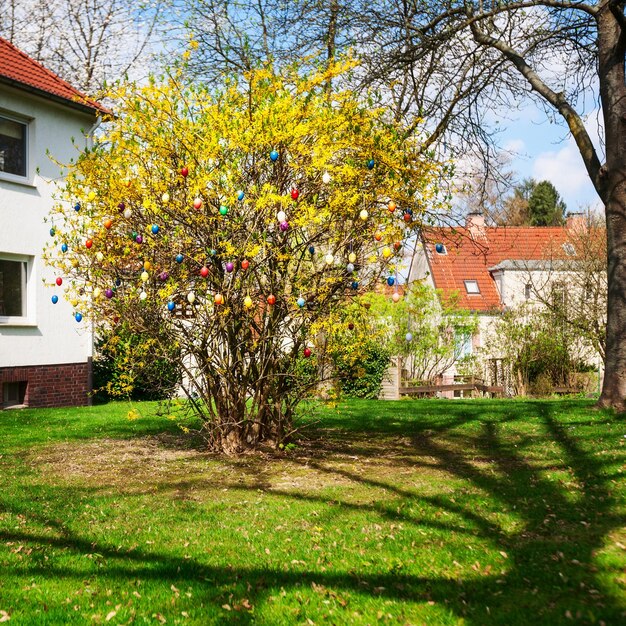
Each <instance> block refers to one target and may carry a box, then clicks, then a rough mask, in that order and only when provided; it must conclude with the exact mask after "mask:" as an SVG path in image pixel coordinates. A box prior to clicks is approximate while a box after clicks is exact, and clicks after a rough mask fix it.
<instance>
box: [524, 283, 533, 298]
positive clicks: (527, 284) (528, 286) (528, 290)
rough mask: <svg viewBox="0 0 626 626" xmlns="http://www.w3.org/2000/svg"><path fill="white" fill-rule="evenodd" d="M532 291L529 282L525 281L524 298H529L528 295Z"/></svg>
mask: <svg viewBox="0 0 626 626" xmlns="http://www.w3.org/2000/svg"><path fill="white" fill-rule="evenodd" d="M532 292H533V286H532V285H531V284H530V283H526V284H525V285H524V298H526V300H530V296H531V295H532Z"/></svg>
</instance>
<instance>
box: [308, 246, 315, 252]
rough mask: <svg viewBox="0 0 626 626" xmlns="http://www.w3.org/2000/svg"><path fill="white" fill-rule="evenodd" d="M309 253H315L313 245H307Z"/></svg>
mask: <svg viewBox="0 0 626 626" xmlns="http://www.w3.org/2000/svg"><path fill="white" fill-rule="evenodd" d="M309 254H315V246H309Z"/></svg>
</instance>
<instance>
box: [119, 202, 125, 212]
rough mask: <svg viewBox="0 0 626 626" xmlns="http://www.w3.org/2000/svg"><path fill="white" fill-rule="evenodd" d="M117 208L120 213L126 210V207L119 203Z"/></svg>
mask: <svg viewBox="0 0 626 626" xmlns="http://www.w3.org/2000/svg"><path fill="white" fill-rule="evenodd" d="M117 208H118V209H119V210H120V211H123V210H124V209H125V208H126V205H125V204H124V203H123V202H119V203H118V205H117Z"/></svg>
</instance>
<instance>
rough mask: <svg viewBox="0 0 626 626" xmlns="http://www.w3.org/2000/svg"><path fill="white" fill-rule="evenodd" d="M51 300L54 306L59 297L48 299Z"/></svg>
mask: <svg viewBox="0 0 626 626" xmlns="http://www.w3.org/2000/svg"><path fill="white" fill-rule="evenodd" d="M50 299H51V300H52V304H56V303H57V302H58V301H59V296H57V295H54V296H52V298H50Z"/></svg>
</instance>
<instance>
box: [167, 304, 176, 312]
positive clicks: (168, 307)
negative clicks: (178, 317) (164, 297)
mask: <svg viewBox="0 0 626 626" xmlns="http://www.w3.org/2000/svg"><path fill="white" fill-rule="evenodd" d="M175 308H176V304H175V303H174V302H168V303H167V310H168V311H173V310H174V309H175Z"/></svg>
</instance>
